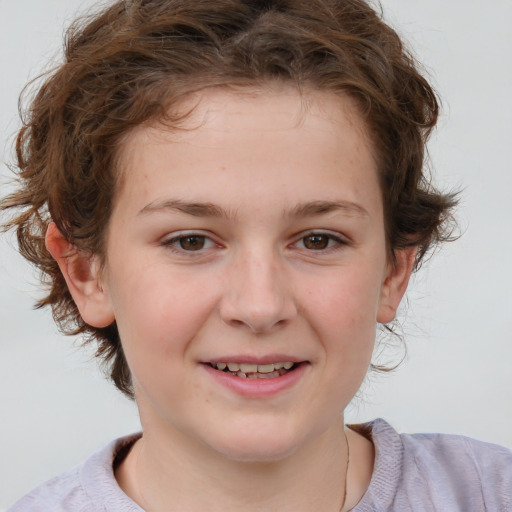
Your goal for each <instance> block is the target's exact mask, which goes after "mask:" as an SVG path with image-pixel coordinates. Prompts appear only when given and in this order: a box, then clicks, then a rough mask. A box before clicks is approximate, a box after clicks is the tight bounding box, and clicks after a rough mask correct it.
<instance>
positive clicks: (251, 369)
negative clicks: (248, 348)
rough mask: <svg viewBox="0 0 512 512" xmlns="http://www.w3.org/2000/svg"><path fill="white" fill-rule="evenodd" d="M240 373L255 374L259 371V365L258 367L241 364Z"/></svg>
mask: <svg viewBox="0 0 512 512" xmlns="http://www.w3.org/2000/svg"><path fill="white" fill-rule="evenodd" d="M230 369H231V368H230ZM240 371H241V372H244V373H254V372H257V371H258V365H256V364H241V365H240Z"/></svg>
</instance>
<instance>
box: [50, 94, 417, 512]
mask: <svg viewBox="0 0 512 512" xmlns="http://www.w3.org/2000/svg"><path fill="white" fill-rule="evenodd" d="M191 102H192V103H191V104H190V105H189V104H186V105H184V108H188V107H190V106H191V105H195V109H194V112H193V113H192V115H191V116H190V117H189V118H188V119H187V121H186V128H188V129H187V130H185V131H174V132H172V133H171V132H170V131H169V129H168V128H165V127H162V126H161V125H158V124H157V123H155V124H153V125H152V126H142V127H139V128H137V129H136V130H134V131H133V132H131V133H130V134H128V136H127V137H126V138H125V140H124V142H123V146H122V148H121V152H120V155H121V164H120V169H121V173H122V185H121V187H120V189H119V190H118V192H117V195H116V200H115V205H114V210H113V214H112V217H111V219H110V221H109V227H108V234H107V248H106V263H105V266H104V268H103V269H102V270H101V271H100V262H99V258H98V257H96V256H93V257H90V256H88V255H84V254H81V253H80V252H78V251H76V250H75V249H74V248H73V247H71V246H69V244H68V243H67V242H66V241H65V239H64V238H63V237H62V235H60V233H59V232H58V230H57V229H56V228H55V226H54V225H51V226H50V229H49V231H48V236H47V246H48V248H49V250H50V252H52V254H53V256H54V257H55V258H56V259H57V261H58V262H59V264H60V266H61V269H62V271H63V273H64V276H65V277H66V280H67V282H68V286H69V288H70V291H71V293H72V294H73V297H74V299H75V301H76V303H77V305H78V307H79V309H80V311H81V314H82V316H83V318H84V320H85V321H86V322H87V323H90V324H91V325H95V326H105V325H108V324H110V323H111V322H112V321H113V320H114V319H115V320H116V322H117V325H118V328H119V332H120V335H121V340H122V343H123V348H124V351H125V354H126V357H127V360H128V363H129V366H130V369H131V371H132V375H133V382H134V389H135V395H136V400H137V405H138V407H139V411H140V416H141V422H142V426H143V432H144V437H143V441H139V442H137V443H136V445H135V446H134V448H133V449H132V451H131V452H130V453H129V455H128V456H127V458H126V459H125V461H124V462H123V463H122V464H121V466H120V468H119V470H118V472H117V474H116V477H117V479H118V482H119V483H120V485H121V487H122V488H123V489H124V491H125V492H126V493H127V494H128V495H129V496H131V497H132V498H133V499H134V500H135V501H137V502H138V503H139V504H140V505H141V506H143V507H145V508H146V509H147V510H163V509H164V507H165V510H189V511H196V510H197V511H199V510H205V508H206V509H208V510H217V509H218V510H221V509H222V510H226V509H227V510H235V507H237V508H239V507H241V506H243V507H244V509H245V510H252V509H254V510H261V508H262V507H264V506H272V507H279V508H280V509H281V510H285V511H286V510H292V509H293V510H294V511H295V512H297V511H299V512H300V511H302V510H304V511H305V510H312V509H313V508H312V507H314V508H315V509H318V510H326V511H328V510H332V511H337V510H339V509H340V507H341V504H342V502H343V496H342V487H343V486H342V483H343V482H344V480H345V477H346V475H345V470H346V459H347V445H346V442H345V437H344V434H343V432H344V430H343V411H344V409H345V407H346V406H347V405H348V403H349V402H350V400H351V399H352V398H353V397H354V395H355V393H356V392H357V390H358V388H359V386H360V385H361V382H362V380H363V378H364V376H365V374H366V372H367V370H368V366H369V363H370V359H371V354H372V350H373V345H374V341H375V331H376V324H377V323H378V322H381V323H387V322H389V321H391V320H392V319H393V318H394V316H395V313H396V309H397V307H398V305H399V303H400V300H401V298H402V295H403V293H404V292H405V289H406V287H407V282H408V279H409V275H410V272H411V269H412V264H413V260H414V250H412V249H409V250H405V251H398V252H397V255H396V256H397V258H396V264H392V263H391V262H389V261H388V258H387V250H386V240H385V234H384V218H383V203H382V195H381V190H380V188H379V182H378V177H377V166H376V162H375V160H374V157H373V153H372V147H371V144H370V142H369V139H368V137H367V135H366V133H365V126H364V123H363V121H362V120H361V118H360V117H359V115H358V113H357V110H356V108H355V106H354V105H353V104H352V102H351V101H350V100H349V99H348V98H343V97H339V96H335V95H333V94H330V93H325V92H318V91H308V92H307V93H303V95H302V96H301V95H299V94H298V92H297V91H296V90H294V89H292V88H278V87H271V86H269V88H268V89H265V90H251V91H247V90H246V91H243V92H241V91H238V92H234V91H227V90H223V89H209V90H205V91H203V92H202V93H201V94H200V95H199V96H196V97H194V98H192V99H191ZM198 203H200V204H201V205H203V207H202V208H197V207H194V208H191V207H190V204H194V205H197V204H198ZM187 205H188V206H187ZM204 205H209V206H210V207H209V208H205V207H204ZM211 205H214V208H212V207H211ZM320 206H321V207H320ZM191 235H194V236H196V237H200V238H195V239H190V238H187V236H191ZM312 236H316V237H317V238H311V237H312ZM180 237H181V238H180ZM201 237H205V238H201ZM191 242H194V243H195V245H193V244H192V245H190V243H191ZM314 242H316V244H317V245H315V244H314ZM203 243H204V245H203ZM187 244H189V245H187ZM324 246H325V247H324ZM191 247H193V248H194V249H198V250H192V249H191ZM246 357H256V358H262V357H263V358H265V357H267V358H270V359H272V358H273V357H274V358H275V361H276V362H279V361H283V360H285V361H286V360H292V359H291V358H292V357H293V360H296V361H302V362H303V371H302V373H301V375H300V378H298V379H297V380H296V382H294V383H293V385H292V386H290V387H288V388H286V389H285V390H284V391H281V392H278V393H275V394H272V395H270V396H265V397H261V396H243V395H241V394H240V393H237V392H235V391H233V390H232V389H229V388H226V387H225V386H224V385H222V384H221V383H219V381H218V380H217V379H216V378H215V377H212V372H211V371H206V369H205V366H206V363H207V362H212V361H226V360H227V361H237V358H238V360H240V359H241V358H246ZM347 439H348V441H349V443H350V450H351V456H350V469H349V474H348V487H347V488H348V492H347V500H346V503H345V507H344V510H348V509H349V508H352V507H353V506H354V505H355V504H356V503H357V502H358V501H359V499H360V498H361V496H362V494H363V493H364V491H365V490H366V488H367V487H368V484H369V480H370V477H371V471H372V467H373V456H374V455H373V448H372V445H371V443H370V442H369V441H367V440H365V439H363V438H361V437H360V436H359V435H358V434H356V433H355V432H352V431H348V433H347ZM219 475H221V478H219Z"/></svg>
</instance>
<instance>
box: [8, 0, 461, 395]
mask: <svg viewBox="0 0 512 512" xmlns="http://www.w3.org/2000/svg"><path fill="white" fill-rule="evenodd" d="M43 80H44V81H43V83H42V85H41V86H40V87H39V89H38V92H37V94H36V95H35V96H34V98H33V99H32V101H31V104H30V105H29V107H28V109H27V110H26V114H25V116H24V119H23V126H22V128H21V130H20V131H19V134H18V137H17V141H16V154H17V167H18V169H19V171H18V183H19V187H18V189H17V190H16V191H15V192H14V193H12V194H11V195H9V196H8V197H6V198H4V200H3V203H2V206H1V208H2V209H3V210H11V209H12V210H11V211H16V214H14V215H13V216H12V217H11V218H10V220H8V221H7V222H5V223H4V228H5V229H10V228H16V229H17V236H18V242H19V250H20V252H21V254H22V255H23V256H24V257H25V258H27V259H28V260H29V261H30V262H31V263H33V264H34V265H36V266H37V267H38V268H39V270H40V271H41V276H42V281H43V283H45V284H46V285H47V286H48V293H47V294H46V296H45V297H43V298H42V299H41V300H40V301H39V302H38V306H39V307H43V306H51V308H52V311H53V316H54V318H55V321H56V322H57V324H58V325H59V327H60V328H61V330H62V331H63V332H64V333H66V334H78V333H81V334H84V335H85V338H86V340H89V341H90V340H96V342H97V343H98V351H97V354H98V356H100V357H101V358H102V359H103V360H104V361H105V363H107V368H108V370H109V373H110V376H111V378H112V380H113V382H114V383H115V385H116V386H117V387H118V388H119V389H120V390H121V391H122V392H124V393H125V394H127V395H128V396H130V397H133V389H132V384H131V377H130V371H129V368H128V365H127V363H126V360H125V357H124V354H123V350H122V346H121V342H120V339H119V335H118V331H117V328H116V325H115V323H114V324H112V325H110V326H108V327H106V328H95V327H92V326H90V325H87V324H85V322H84V321H83V320H82V318H81V317H80V314H79V312H78V309H77V307H76V305H75V303H74V302H73V299H72V297H71V295H70V293H69V291H68V289H67V286H66V283H65V281H64V278H63V276H62V274H61V272H60V270H59V267H58V265H57V263H56V262H55V260H54V259H53V258H52V257H51V255H50V254H49V252H48V251H47V249H46V248H45V241H44V239H45V233H46V230H47V227H48V224H49V222H50V221H51V220H53V221H54V222H55V223H56V224H57V226H58V228H59V229H60V231H61V232H62V233H63V235H64V236H65V237H66V238H67V239H68V241H69V242H70V243H72V244H73V245H74V246H76V247H77V248H78V249H80V250H82V251H86V252H89V253H91V254H98V255H100V256H102V255H103V254H104V253H103V251H104V242H105V232H106V227H107V225H108V221H109V217H110V214H111V209H112V200H113V196H114V194H115V191H116V185H117V180H118V173H117V172H116V167H117V166H116V163H117V162H116V157H117V153H118V150H119V147H120V144H121V141H122V139H123V136H125V135H126V134H127V133H128V132H129V131H130V130H131V129H133V128H134V127H136V126H138V125H140V124H141V123H144V122H146V121H148V120H155V119H156V120H158V119H160V120H165V122H166V123H168V124H169V126H170V127H173V126H178V124H179V122H180V119H177V118H173V114H172V112H173V110H174V111H176V110H177V109H173V108H172V107H173V106H176V105H178V104H179V102H180V101H182V100H183V99H184V98H185V96H186V95H189V94H190V93H191V92H194V91H197V90H200V89H204V88H206V87H214V86H232V85H237V86H238V85H239V86H255V85H258V86H262V85H263V86H264V85H265V83H267V82H268V81H269V80H272V81H275V80H279V81H282V82H284V83H289V84H292V85H294V86H298V87H299V88H301V87H304V86H308V87H310V88H314V89H318V90H322V91H331V92H333V93H336V94H339V93H342V94H345V95H349V96H350V97H352V98H353V99H355V100H356V102H357V104H358V106H359V108H360V112H361V114H362V116H363V118H364V119H365V121H366V124H367V127H368V131H369V133H370V137H371V139H372V143H373V147H374V150H375V154H376V159H377V164H378V168H379V172H380V180H381V187H382V192H383V198H384V209H385V212H384V213H385V223H386V227H385V229H386V235H387V242H388V247H389V248H390V253H391V254H393V252H394V251H395V250H397V249H400V248H404V247H408V246H416V247H417V248H418V253H417V260H416V265H418V264H419V263H420V262H421V261H422V258H423V257H424V255H425V253H426V252H427V251H428V250H429V249H430V248H431V247H432V246H433V245H434V244H436V243H438V242H441V241H444V240H447V239H449V238H450V233H451V231H450V220H451V214H450V212H451V209H452V207H453V206H454V205H455V203H456V199H455V196H454V195H453V194H442V193H439V192H438V191H436V190H435V189H434V188H433V187H432V185H431V184H430V182H429V179H428V177H427V176H426V172H425V166H424V154H425V143H426V141H427V138H428V136H429V135H430V132H431V130H432V128H433V127H434V125H435V123H436V121H437V117H438V112H439V106H438V101H437V98H436V94H435V92H434V91H433V89H432V88H431V86H430V85H429V83H428V82H427V81H426V80H425V78H424V77H423V76H422V75H421V74H420V73H419V72H418V66H417V64H416V62H415V60H414V58H413V57H412V56H411V54H410V53H409V52H408V51H407V49H405V48H404V46H403V44H402V41H401V40H400V37H399V36H398V35H397V33H396V32H395V31H394V30H393V29H392V28H390V27H389V26H388V25H387V24H386V23H385V22H384V21H383V20H382V15H381V14H379V13H377V12H376V11H375V10H374V9H373V8H372V7H370V6H369V5H368V4H367V3H365V2H364V1H363V0H259V1H258V0H194V1H190V0H119V1H117V2H115V3H113V4H112V5H110V6H109V7H107V8H104V9H103V10H102V11H101V12H99V13H96V14H94V15H91V16H88V17H85V18H82V19H79V20H77V21H76V22H75V23H74V24H73V25H72V26H71V28H70V29H69V30H68V32H67V36H66V42H65V61H64V63H63V64H62V65H60V66H58V67H57V68H56V69H55V70H53V71H52V72H50V73H49V74H47V75H46V76H45V77H44V79H43ZM175 117H176V116H175Z"/></svg>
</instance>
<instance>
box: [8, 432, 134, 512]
mask: <svg viewBox="0 0 512 512" xmlns="http://www.w3.org/2000/svg"><path fill="white" fill-rule="evenodd" d="M138 437H140V436H139V435H132V436H127V437H123V438H120V439H116V440H115V441H112V442H111V443H109V444H108V445H106V446H105V447H104V448H102V449H101V450H99V451H97V452H96V453H94V454H93V455H92V456H91V457H89V458H88V459H87V460H85V461H84V462H83V463H81V464H79V465H78V466H75V467H74V468H71V469H70V470H68V471H66V472H65V473H63V474H61V475H59V476H57V477H55V478H52V479H51V480H49V481H48V482H46V483H44V484H42V485H41V486H39V487H37V488H36V489H34V490H33V491H31V492H30V493H29V494H27V495H25V496H24V497H23V498H21V499H20V500H19V501H17V502H16V503H15V504H14V505H13V506H12V507H11V508H9V509H8V510H7V512H50V511H51V512H71V511H72V512H99V511H101V510H109V511H112V512H115V511H116V510H122V511H123V512H124V511H126V512H140V511H141V509H140V508H139V507H138V506H137V505H136V504H135V503H134V502H133V501H131V500H130V499H129V498H128V497H127V496H126V495H125V494H124V493H123V492H122V490H121V489H120V488H119V486H118V485H117V482H116V479H115V476H114V470H113V462H114V459H115V457H116V456H117V454H119V453H120V451H122V450H126V449H127V448H128V447H129V446H131V445H132V444H133V442H134V441H135V440H136V439H137V438H138Z"/></svg>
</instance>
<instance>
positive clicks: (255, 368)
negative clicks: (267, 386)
mask: <svg viewBox="0 0 512 512" xmlns="http://www.w3.org/2000/svg"><path fill="white" fill-rule="evenodd" d="M209 364H210V366H211V367H212V368H214V369H215V370H218V371H221V372H224V373H228V374H231V375H233V376H235V377H240V378H242V379H274V378H276V377H281V376H283V375H285V374H287V373H288V372H290V371H293V370H294V369H295V367H296V364H295V363H292V362H291V361H285V362H279V363H270V364H247V363H232V362H229V363H228V362H221V363H209Z"/></svg>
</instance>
